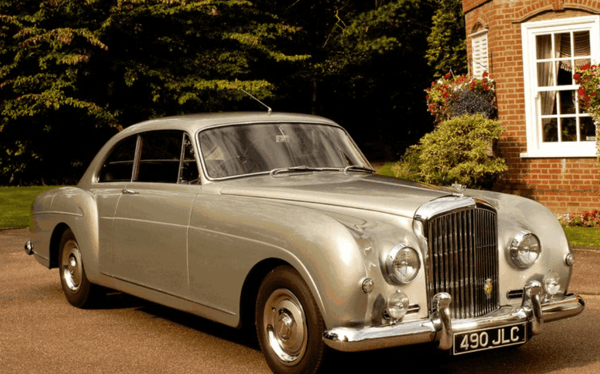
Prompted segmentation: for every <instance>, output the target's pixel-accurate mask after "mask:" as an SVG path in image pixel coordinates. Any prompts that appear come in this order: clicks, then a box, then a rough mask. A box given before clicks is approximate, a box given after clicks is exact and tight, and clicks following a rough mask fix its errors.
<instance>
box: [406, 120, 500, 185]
mask: <svg viewBox="0 0 600 374" xmlns="http://www.w3.org/2000/svg"><path fill="white" fill-rule="evenodd" d="M503 131H504V129H503V128H502V127H500V124H499V122H497V121H494V120H490V119H487V118H485V117H483V116H481V115H479V114H477V115H475V116H469V115H464V116H462V117H455V118H453V119H451V120H448V121H444V122H442V123H440V125H439V126H438V127H437V128H436V129H435V130H434V131H433V132H431V133H429V134H427V135H425V136H424V137H423V138H422V139H421V141H420V143H419V144H418V145H415V146H413V147H412V148H410V149H409V151H408V152H407V154H405V156H404V158H403V159H402V160H401V161H400V163H399V164H398V165H397V166H396V167H395V169H394V170H398V172H397V176H401V175H402V176H404V177H406V174H409V178H408V179H412V180H421V181H423V182H426V183H430V184H435V185H451V184H453V183H460V184H463V185H466V186H468V187H469V188H490V187H491V186H492V185H493V183H494V181H495V180H496V179H497V178H498V176H499V175H500V174H501V173H502V172H504V171H505V170H506V163H505V162H504V160H503V159H501V158H497V157H494V156H493V155H492V154H491V153H492V152H491V148H492V146H493V144H494V143H495V142H496V141H497V140H498V139H499V138H500V135H501V134H502V132H503ZM403 173H404V174H403ZM410 176H412V178H410Z"/></svg>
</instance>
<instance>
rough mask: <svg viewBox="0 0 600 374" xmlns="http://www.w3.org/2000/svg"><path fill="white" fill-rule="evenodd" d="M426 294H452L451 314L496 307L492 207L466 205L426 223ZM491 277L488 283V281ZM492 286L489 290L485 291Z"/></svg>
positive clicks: (473, 314)
mask: <svg viewBox="0 0 600 374" xmlns="http://www.w3.org/2000/svg"><path fill="white" fill-rule="evenodd" d="M426 227H427V233H428V235H427V239H428V244H429V245H428V247H429V256H428V265H429V266H430V267H431V271H430V273H429V274H430V275H431V278H432V279H430V282H429V284H430V287H429V291H430V296H433V295H435V294H436V293H438V292H448V293H449V294H450V295H451V296H452V304H451V306H450V308H451V314H452V318H457V319H465V318H473V317H478V316H481V315H484V314H487V313H489V312H491V311H493V310H495V309H497V308H498V307H499V297H498V253H497V249H496V248H497V240H498V239H497V220H496V213H495V212H494V211H492V210H489V209H485V208H480V207H470V208H468V209H462V210H458V211H452V212H450V213H445V214H442V215H439V216H436V217H434V218H432V219H430V220H429V221H427V224H426ZM490 281H491V283H490ZM486 284H487V287H489V286H490V284H491V286H492V292H491V293H490V292H486Z"/></svg>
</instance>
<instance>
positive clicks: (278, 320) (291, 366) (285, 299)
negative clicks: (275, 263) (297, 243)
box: [255, 266, 328, 374]
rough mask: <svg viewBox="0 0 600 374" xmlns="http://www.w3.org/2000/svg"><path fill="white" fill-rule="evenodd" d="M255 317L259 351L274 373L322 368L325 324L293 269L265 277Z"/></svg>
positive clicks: (279, 269) (279, 268)
mask: <svg viewBox="0 0 600 374" xmlns="http://www.w3.org/2000/svg"><path fill="white" fill-rule="evenodd" d="M255 318H256V330H257V335H258V341H259V344H260V348H261V350H262V352H263V355H264V356H265V359H266V361H267V364H268V365H269V367H270V368H271V370H272V371H273V372H274V373H285V374H292V373H297V374H299V373H308V374H311V373H317V372H318V370H319V369H320V368H321V367H322V364H323V362H324V359H325V357H326V353H327V350H328V347H327V346H326V345H325V343H324V342H323V339H322V336H323V331H324V330H325V324H324V322H323V318H322V316H321V313H320V311H319V308H318V307H317V304H316V302H315V300H314V298H313V296H312V294H311V292H310V290H309V288H308V286H307V285H306V283H305V282H304V280H303V279H302V277H301V276H300V274H298V272H297V271H296V270H295V269H293V268H292V267H289V266H280V267H278V268H276V269H274V270H272V271H271V272H270V273H269V274H267V276H266V277H265V279H264V280H263V282H262V285H261V287H260V290H259V292H258V297H257V301H256V313H255ZM269 336H270V337H271V338H269Z"/></svg>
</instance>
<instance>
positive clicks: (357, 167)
mask: <svg viewBox="0 0 600 374" xmlns="http://www.w3.org/2000/svg"><path fill="white" fill-rule="evenodd" d="M349 171H368V172H369V173H375V170H374V169H372V168H369V167H366V166H360V165H350V166H346V167H345V168H344V173H347V172H349Z"/></svg>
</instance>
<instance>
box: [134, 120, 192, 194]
mask: <svg viewBox="0 0 600 374" xmlns="http://www.w3.org/2000/svg"><path fill="white" fill-rule="evenodd" d="M141 136H142V142H141V146H142V148H141V159H140V167H139V172H138V177H137V178H136V180H137V181H140V182H154V183H177V177H178V175H179V159H180V157H181V141H182V139H183V133H182V132H181V131H152V132H147V133H144V134H142V135H141Z"/></svg>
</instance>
